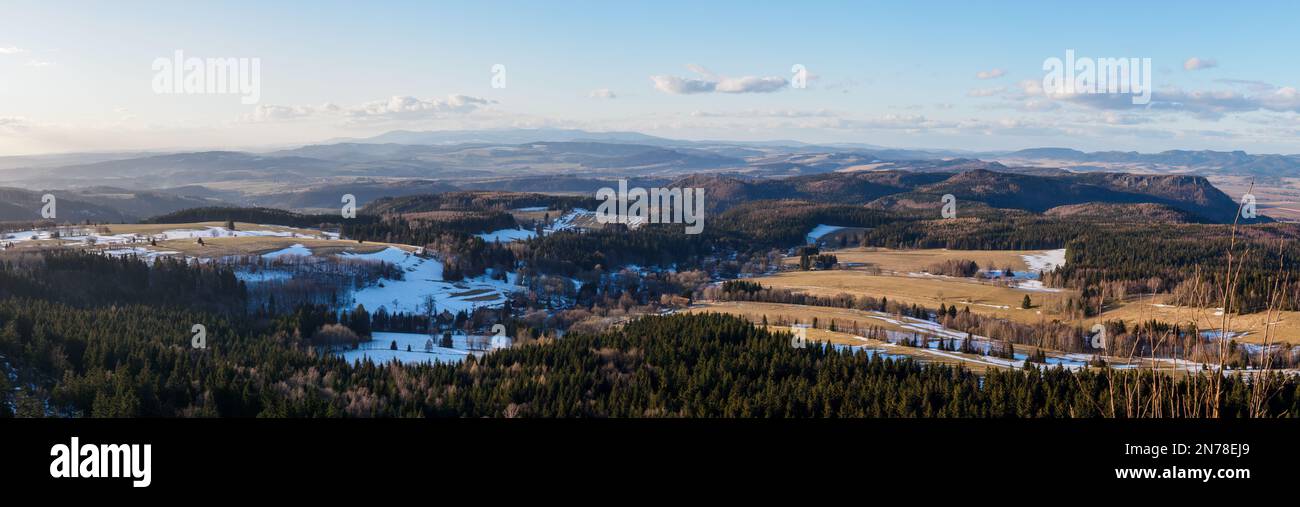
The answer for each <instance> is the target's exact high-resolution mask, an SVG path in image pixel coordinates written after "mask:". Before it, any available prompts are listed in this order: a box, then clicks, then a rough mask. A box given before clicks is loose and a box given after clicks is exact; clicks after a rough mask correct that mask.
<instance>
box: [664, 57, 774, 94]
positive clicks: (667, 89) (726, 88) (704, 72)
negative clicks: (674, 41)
mask: <svg viewBox="0 0 1300 507" xmlns="http://www.w3.org/2000/svg"><path fill="white" fill-rule="evenodd" d="M686 68H688V69H690V70H691V71H692V72H695V73H696V74H699V75H700V76H701V78H702V79H696V78H686V77H678V76H669V75H656V76H650V80H651V81H652V82H654V87H655V89H656V90H659V91H661V92H664V93H668V94H672V95H691V94H696V93H714V92H717V93H771V92H775V91H780V90H782V89H784V88H785V87H786V85H787V84H788V82H787V81H786V79H785V78H784V77H780V76H740V77H726V76H719V75H716V74H714V73H712V72H710V71H709V70H708V69H705V68H704V67H701V66H699V65H694V64H692V65H687V66H686Z"/></svg>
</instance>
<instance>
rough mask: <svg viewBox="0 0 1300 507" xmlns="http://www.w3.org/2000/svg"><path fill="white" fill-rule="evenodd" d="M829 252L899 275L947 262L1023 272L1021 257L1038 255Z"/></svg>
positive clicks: (939, 251) (793, 260)
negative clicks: (958, 261)
mask: <svg viewBox="0 0 1300 507" xmlns="http://www.w3.org/2000/svg"><path fill="white" fill-rule="evenodd" d="M831 253H833V254H835V256H836V257H837V258H839V261H840V263H850V262H852V263H861V264H869V265H871V266H875V267H879V268H880V269H882V270H885V271H897V272H900V273H914V272H920V271H922V270H924V269H925V268H927V267H929V266H931V265H934V264H938V263H940V262H943V261H948V260H970V261H975V263H976V264H979V265H980V267H981V268H992V269H1003V268H1007V267H1010V268H1012V269H1015V270H1025V269H1027V268H1028V266H1026V265H1025V260H1024V259H1023V258H1021V255H1030V254H1037V253H1041V251H1039V250H948V249H946V248H939V249H922V250H894V249H889V248H871V247H867V248H843V249H838V250H834V251H832V252H831ZM784 262H785V263H786V264H791V265H794V264H798V263H799V258H798V257H787V258H786V259H785V260H784Z"/></svg>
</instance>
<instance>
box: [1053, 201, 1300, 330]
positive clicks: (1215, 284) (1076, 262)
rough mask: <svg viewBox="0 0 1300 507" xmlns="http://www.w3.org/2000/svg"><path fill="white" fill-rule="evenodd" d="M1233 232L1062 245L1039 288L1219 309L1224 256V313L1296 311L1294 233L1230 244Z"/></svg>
mask: <svg viewBox="0 0 1300 507" xmlns="http://www.w3.org/2000/svg"><path fill="white" fill-rule="evenodd" d="M1232 233H1233V231H1232V226H1225V225H1148V226H1144V227H1116V228H1108V229H1107V230H1106V231H1104V232H1103V231H1092V232H1089V233H1086V234H1082V235H1080V237H1079V238H1077V239H1075V240H1073V241H1071V242H1070V243H1069V245H1068V247H1067V251H1066V254H1067V257H1066V265H1065V266H1064V267H1063V268H1060V269H1058V270H1057V271H1056V272H1055V273H1054V274H1052V275H1051V276H1048V277H1046V278H1047V280H1046V281H1047V282H1048V283H1049V284H1051V285H1055V286H1060V287H1071V288H1080V287H1097V288H1099V289H1104V290H1105V291H1106V294H1105V296H1107V297H1123V296H1125V295H1129V294H1144V293H1172V294H1174V295H1175V301H1174V303H1176V304H1182V305H1196V306H1204V305H1208V306H1220V305H1221V304H1222V300H1223V296H1224V294H1223V288H1224V286H1225V284H1224V280H1225V277H1227V276H1228V265H1229V264H1228V263H1229V258H1230V257H1229V253H1230V252H1231V253H1232V255H1231V262H1232V275H1231V276H1232V277H1233V281H1234V283H1233V284H1232V291H1233V292H1232V294H1231V296H1232V297H1231V298H1230V299H1231V301H1230V303H1229V310H1230V311H1233V312H1240V313H1253V312H1259V311H1263V310H1264V309H1266V308H1267V307H1268V305H1269V302H1270V301H1271V300H1275V301H1276V304H1278V305H1280V308H1281V309H1284V310H1300V268H1298V266H1300V263H1297V262H1296V261H1297V260H1300V243H1297V239H1300V226H1297V225H1296V224H1281V223H1275V224H1266V225H1252V226H1241V227H1240V228H1239V230H1238V231H1237V238H1236V240H1235V242H1234V239H1233V237H1232ZM1277 295H1280V296H1282V297H1276V296H1277ZM1275 297H1276V299H1275ZM1210 303H1212V304H1210Z"/></svg>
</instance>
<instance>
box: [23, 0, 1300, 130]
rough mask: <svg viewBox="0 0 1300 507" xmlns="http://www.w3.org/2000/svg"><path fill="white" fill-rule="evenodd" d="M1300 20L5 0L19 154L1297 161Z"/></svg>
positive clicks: (1067, 9)
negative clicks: (771, 149) (672, 143)
mask: <svg viewBox="0 0 1300 507" xmlns="http://www.w3.org/2000/svg"><path fill="white" fill-rule="evenodd" d="M1296 19H1300V3H1296V2H1258V3H1257V2H1232V3H1223V2H1219V3H1199V2H1178V3H1176V4H1171V3H1166V2H1107V1H1091V2H1086V3H1084V2H1059V3H1058V2H1050V1H1044V0H1038V1H1031V2H1019V1H999V2H978V3H977V2H924V1H908V2H902V1H900V2H865V1H857V2H822V1H797V2H795V1H780V2H778V1H761V0H751V1H746V2H725V1H700V0H694V1H684V2H678V1H670V0H669V1H665V0H661V1H653V2H638V1H618V2H609V1H592V2H569V1H559V0H549V1H531V2H497V1H491V0H475V1H473V2H428V1H426V2H365V3H359V2H330V1H315V2H237V1H229V2H220V3H215V2H212V3H207V2H198V1H185V2H176V1H168V2H144V1H131V0H124V1H119V2H69V1H59V0H43V1H31V2H28V1H14V0H6V1H5V2H3V3H2V4H0V156H4V155H24V154H40V153H58V152H73V151H123V150H126V151H131V150H168V149H194V148H244V149H257V148H271V147H277V146H286V145H297V144H304V143H316V142H322V141H326V140H330V139H338V138H347V137H366V136H372V135H377V134H380V133H383V132H386V131H391V130H460V129H494V128H514V127H522V128H538V127H552V128H577V129H585V130H591V131H638V132H643V133H646V134H651V135H657V136H663V137H671V138H678V139H698V140H745V141H759V140H798V141H804V142H813V143H863V144H870V145H879V146H889V147H900V148H945V149H957V150H972V151H980V150H1006V149H1020V148H1029V147H1045V146H1053V147H1071V148H1076V149H1082V150H1087V151H1100V150H1125V151H1128V150H1134V151H1142V152H1154V151H1162V150H1167V149H1215V150H1245V151H1248V152H1252V153H1287V154H1292V153H1300V93H1297V90H1296V89H1297V88H1300V57H1297V56H1296V51H1297V49H1296V48H1298V47H1300V35H1297V30H1295V28H1294V26H1293V25H1294V23H1295V20H1296ZM1070 50H1072V51H1073V53H1074V54H1075V55H1076V57H1077V58H1076V60H1077V59H1079V58H1088V59H1093V60H1096V59H1103V58H1105V59H1119V58H1124V59H1130V58H1137V59H1139V60H1138V61H1139V62H1141V61H1142V60H1141V59H1149V61H1150V65H1149V69H1150V81H1149V83H1147V84H1149V85H1150V87H1151V89H1152V92H1151V93H1150V96H1149V99H1150V100H1149V101H1148V102H1145V103H1139V104H1135V103H1133V102H1135V100H1136V99H1137V95H1136V94H1122V93H1098V94H1092V93H1085V92H1086V91H1087V88H1086V87H1085V88H1083V89H1082V90H1083V91H1080V90H1073V91H1063V90H1059V89H1053V88H1051V87H1050V86H1046V85H1045V83H1044V78H1045V77H1046V75H1047V72H1046V71H1045V70H1044V67H1045V62H1047V61H1048V60H1049V59H1051V58H1058V59H1061V60H1065V58H1066V54H1067V51H1070ZM177 52H180V53H181V55H182V58H181V59H180V62H181V65H179V67H181V69H180V70H181V74H180V77H181V79H179V80H176V79H168V80H162V79H161V77H160V74H165V75H166V76H168V77H173V76H176V75H177V74H176V72H175V71H176V69H171V70H170V71H168V70H166V69H167V67H159V63H160V61H167V62H168V63H169V64H170V63H171V62H175V61H177V60H176V58H175V55H176V54H177ZM227 58H234V59H243V62H244V63H246V64H247V67H248V68H249V69H250V70H251V69H252V68H254V64H256V65H255V67H256V68H257V69H258V73H257V76H256V77H257V79H256V80H253V79H252V76H251V73H247V74H244V75H243V76H242V77H246V78H248V79H247V80H245V81H244V84H246V85H249V86H248V88H247V89H248V90H255V93H231V91H232V89H234V90H237V88H238V87H237V86H235V85H238V84H239V83H238V82H231V85H232V86H230V87H228V88H226V89H225V90H224V91H225V93H222V90H221V89H220V88H218V87H217V86H216V82H217V81H219V80H215V79H214V80H212V82H208V81H207V80H206V79H205V78H204V77H203V76H199V77H200V78H199V79H197V80H196V81H193V82H192V83H191V84H193V86H192V87H191V90H190V91H191V92H192V93H169V92H171V91H185V84H186V83H185V81H186V78H187V77H188V78H191V79H193V78H194V76H193V73H189V74H187V73H186V69H187V67H186V65H187V64H188V63H189V62H188V61H187V59H195V60H193V61H195V62H198V65H199V66H200V67H203V66H205V65H208V64H210V63H212V62H217V63H221V62H223V61H224V60H221V59H227ZM237 61H238V60H237ZM796 66H799V67H796ZM204 68H206V67H204ZM797 68H802V69H803V70H804V71H803V72H802V73H798V72H795V70H796V69H797ZM1136 68H1142V66H1141V65H1139V66H1138V67H1136ZM1137 75H1139V76H1141V73H1138V74H1137ZM208 77H212V76H208ZM227 77H230V76H227ZM225 83H226V82H225V81H222V84H225ZM1081 84H1083V83H1081ZM1102 88H1103V89H1102V90H1101V91H1107V90H1105V89H1104V87H1102Z"/></svg>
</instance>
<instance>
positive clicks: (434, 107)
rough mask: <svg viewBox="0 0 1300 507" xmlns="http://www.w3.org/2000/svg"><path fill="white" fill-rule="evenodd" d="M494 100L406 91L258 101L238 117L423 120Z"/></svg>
mask: <svg viewBox="0 0 1300 507" xmlns="http://www.w3.org/2000/svg"><path fill="white" fill-rule="evenodd" d="M493 103H494V101H491V100H488V99H485V98H481V97H472V96H469V95H448V96H447V98H446V99H445V100H443V99H427V100H426V99H420V98H417V97H412V96H409V95H404V96H393V97H390V98H388V99H386V100H376V101H371V102H366V103H364V104H359V105H357V106H353V107H342V106H339V105H337V104H330V103H326V104H322V105H319V106H310V105H308V106H284V105H275V104H259V105H258V106H257V107H255V108H254V109H253V112H252V113H249V114H246V115H244V116H243V117H242V118H241V119H242V120H243V121H246V122H274V121H290V120H302V119H327V118H335V119H340V118H341V119H345V120H347V121H352V122H363V121H379V120H427V119H434V118H439V117H445V116H452V115H465V114H469V113H473V112H475V111H478V110H479V109H481V108H483V107H484V106H487V105H489V104H493Z"/></svg>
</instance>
